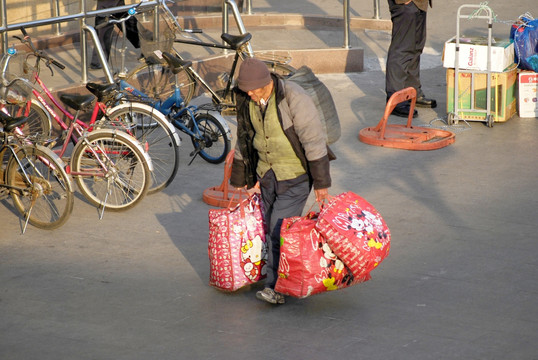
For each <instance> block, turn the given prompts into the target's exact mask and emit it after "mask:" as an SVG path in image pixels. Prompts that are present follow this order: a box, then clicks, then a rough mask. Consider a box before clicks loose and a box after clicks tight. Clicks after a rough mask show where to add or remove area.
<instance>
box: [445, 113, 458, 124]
mask: <svg viewBox="0 0 538 360" xmlns="http://www.w3.org/2000/svg"><path fill="white" fill-rule="evenodd" d="M446 122H447V124H448V125H449V126H452V125H458V117H457V116H456V114H454V113H453V112H451V113H448V116H447V119H446Z"/></svg>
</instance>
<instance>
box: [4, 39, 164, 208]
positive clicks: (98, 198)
mask: <svg viewBox="0 0 538 360" xmlns="http://www.w3.org/2000/svg"><path fill="white" fill-rule="evenodd" d="M21 30H23V29H21ZM23 34H24V35H25V38H26V37H27V34H25V31H24V30H23ZM19 40H21V41H23V40H22V39H20V38H19ZM27 41H28V42H30V40H27ZM33 50H34V51H33V53H32V54H33V55H36V57H37V60H36V61H37V62H36V64H37V66H36V69H39V65H38V64H39V61H41V59H46V61H47V62H46V63H47V66H49V67H50V64H54V65H55V66H56V67H58V68H60V69H62V68H63V67H64V65H62V64H61V63H59V62H57V61H55V60H53V59H52V58H50V57H48V56H47V55H46V54H44V53H43V52H40V51H37V50H36V49H35V47H33ZM5 75H6V74H2V76H5ZM33 79H35V81H36V82H37V84H39V85H40V86H41V88H42V89H43V90H44V91H45V94H46V96H47V97H48V98H49V99H50V101H51V102H52V104H53V105H52V106H51V105H50V104H48V103H47V102H46V101H45V99H44V98H43V96H41V94H40V93H39V92H38V91H37V90H36V89H35V88H34V87H33V86H32V84H31V83H29V82H28V80H26V79H24V78H15V79H14V80H13V82H14V83H15V82H18V83H19V84H20V85H22V84H24V85H26V86H28V87H30V89H31V91H30V92H31V93H32V95H33V96H35V98H36V99H37V101H38V102H39V103H40V104H42V106H43V107H44V108H45V109H46V112H45V113H43V114H41V116H44V118H46V119H48V121H50V118H49V116H50V117H52V118H53V119H54V120H55V121H56V123H57V124H59V125H60V127H61V129H62V130H63V132H62V137H61V141H62V145H61V147H60V149H57V150H55V153H57V154H58V155H59V156H60V157H64V159H66V160H67V162H68V163H69V165H68V167H67V168H66V169H67V172H68V173H69V174H71V175H72V176H73V177H74V179H75V182H76V183H77V185H78V188H79V190H80V191H81V192H82V194H83V195H84V196H85V198H86V199H87V200H88V201H89V202H90V203H91V204H93V205H94V206H96V207H98V208H100V209H101V212H100V214H99V217H100V218H102V217H103V214H104V210H105V209H110V210H112V211H120V210H126V209H129V208H131V207H133V206H134V205H135V204H137V203H138V202H139V201H141V200H142V198H143V197H144V196H145V195H146V193H147V191H148V189H149V186H150V181H151V178H150V175H151V173H150V171H151V170H152V169H153V166H152V161H151V159H150V157H149V156H148V154H147V153H146V152H145V151H144V149H143V148H142V146H141V145H140V142H139V141H137V140H136V139H135V138H134V137H132V136H130V135H129V134H127V133H126V132H124V131H119V130H118V129H94V127H95V126H94V125H96V119H97V116H98V114H100V112H101V111H106V108H105V105H104V104H103V103H101V102H96V103H95V105H94V107H93V112H92V115H91V120H90V122H89V124H86V123H84V122H83V121H81V120H80V119H79V117H78V116H79V113H80V112H81V111H85V110H87V109H88V108H89V107H91V105H92V103H93V100H94V96H93V95H71V94H64V95H62V96H61V97H60V98H61V99H62V101H64V103H66V104H68V106H70V107H71V108H73V109H75V110H76V113H75V115H72V114H71V113H69V112H68V111H67V110H65V108H63V107H62V106H61V105H60V104H59V103H58V101H56V99H55V98H54V97H53V96H52V94H51V93H50V91H49V90H48V88H47V87H46V86H45V84H44V83H43V82H42V81H41V79H40V78H39V71H35V73H34V75H33ZM108 93H109V91H106V89H103V90H102V94H108ZM53 107H56V108H57V109H58V110H60V112H61V113H62V114H63V115H65V116H66V117H67V118H68V119H69V120H70V125H69V126H68V125H67V124H66V123H65V122H64V121H63V120H62V119H61V118H60V116H59V115H58V114H57V113H56V112H55V111H54V109H53ZM165 121H166V120H165ZM120 124H121V129H123V128H125V124H124V123H120ZM70 143H72V144H73V145H74V148H73V150H72V152H71V156H70V158H69V157H65V156H66V153H67V148H68V145H69V144H70ZM55 144H56V141H54V142H52V143H50V145H49V146H50V147H51V148H52V147H54V145H55Z"/></svg>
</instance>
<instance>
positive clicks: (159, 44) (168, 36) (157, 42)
mask: <svg viewBox="0 0 538 360" xmlns="http://www.w3.org/2000/svg"><path fill="white" fill-rule="evenodd" d="M154 14H155V12H154V11H153V10H151V11H145V12H142V13H139V14H137V15H136V19H137V20H138V33H139V36H140V49H141V51H142V54H144V56H145V57H146V58H148V57H154V58H157V59H160V56H159V55H157V54H156V52H157V53H158V52H159V51H160V52H170V51H171V50H172V46H173V45H174V39H175V32H174V30H173V28H172V27H171V25H170V23H169V22H167V21H165V19H164V18H163V17H162V16H160V17H159V21H158V23H157V25H158V30H157V36H155V34H154V28H155V21H154V19H155V17H154Z"/></svg>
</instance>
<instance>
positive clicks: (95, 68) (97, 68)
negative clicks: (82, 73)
mask: <svg viewBox="0 0 538 360" xmlns="http://www.w3.org/2000/svg"><path fill="white" fill-rule="evenodd" d="M102 68H103V66H102V65H101V64H90V69H92V70H100V69H102Z"/></svg>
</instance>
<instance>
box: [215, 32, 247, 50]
mask: <svg viewBox="0 0 538 360" xmlns="http://www.w3.org/2000/svg"><path fill="white" fill-rule="evenodd" d="M220 38H221V39H222V40H224V41H225V42H226V44H228V45H230V46H231V48H232V49H234V50H237V49H239V48H240V47H241V46H243V45H245V43H247V42H249V41H250V39H252V34H250V33H245V34H243V35H231V34H226V33H224V34H222V35H221V36H220Z"/></svg>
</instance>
